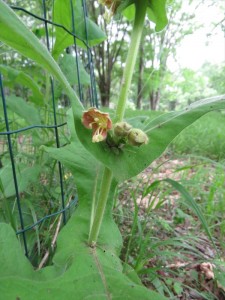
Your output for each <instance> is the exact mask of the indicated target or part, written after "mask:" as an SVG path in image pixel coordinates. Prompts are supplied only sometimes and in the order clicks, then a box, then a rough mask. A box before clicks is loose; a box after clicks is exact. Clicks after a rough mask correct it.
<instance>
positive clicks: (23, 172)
mask: <svg viewBox="0 0 225 300" xmlns="http://www.w3.org/2000/svg"><path fill="white" fill-rule="evenodd" d="M40 172H41V167H40V166H38V165H34V166H32V167H31V166H29V167H27V166H26V165H24V164H17V165H16V174H17V183H18V189H19V193H22V192H24V191H26V190H27V188H28V186H29V185H30V184H35V182H37V180H38V178H39V175H40ZM0 180H1V184H2V191H3V193H4V196H5V197H6V198H8V197H11V196H14V195H15V194H16V191H15V185H14V179H13V173H12V166H11V164H8V165H5V166H4V167H3V168H2V169H0Z"/></svg>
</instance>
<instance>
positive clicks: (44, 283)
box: [0, 131, 164, 300]
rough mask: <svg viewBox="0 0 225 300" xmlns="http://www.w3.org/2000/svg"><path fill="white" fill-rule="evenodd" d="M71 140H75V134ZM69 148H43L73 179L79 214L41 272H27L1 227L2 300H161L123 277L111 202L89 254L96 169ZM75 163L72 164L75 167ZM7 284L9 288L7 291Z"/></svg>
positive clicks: (80, 149) (78, 148) (11, 236)
mask: <svg viewBox="0 0 225 300" xmlns="http://www.w3.org/2000/svg"><path fill="white" fill-rule="evenodd" d="M73 138H75V132H74V131H73ZM70 147H71V151H68V150H65V151H61V150H63V149H61V150H60V149H50V148H47V151H48V152H50V153H51V155H52V156H53V157H55V158H57V159H60V160H61V161H62V162H63V163H65V165H67V166H68V167H70V169H71V171H72V172H73V173H74V177H75V181H76V185H77V189H78V197H79V203H80V205H79V209H78V210H77V213H76V214H75V215H74V216H73V217H72V218H71V219H70V221H69V223H68V224H67V226H66V227H65V228H64V229H63V230H62V232H61V233H60V236H59V239H58V246H57V251H56V254H55V256H54V260H53V263H54V265H53V266H52V267H47V268H45V269H43V270H41V271H40V272H35V271H33V270H31V267H30V265H29V263H28V261H26V259H25V258H24V256H23V253H22V252H20V251H18V247H19V244H18V242H17V241H16V238H15V236H14V233H13V232H12V230H11V229H10V228H9V227H8V226H7V225H5V224H1V226H0V228H1V233H2V235H0V236H1V238H3V239H4V243H3V247H1V253H0V259H2V258H3V259H4V257H5V253H7V251H6V249H5V247H6V248H8V247H10V249H11V251H12V252H11V253H10V254H11V255H10V256H9V257H8V259H7V260H6V265H7V273H6V276H5V272H2V273H0V277H1V280H0V281H1V295H4V298H5V299H12V298H13V297H14V298H15V297H20V298H23V299H29V298H30V294H32V298H33V299H40V297H41V298H44V299H52V297H53V298H54V299H61V298H62V297H64V298H65V299H71V298H72V297H73V296H74V295H75V294H76V297H78V298H79V299H84V298H85V297H87V296H88V297H91V298H92V299H100V298H102V299H109V297H110V298H111V299H113V298H117V299H121V300H122V299H124V297H125V296H126V297H128V299H136V298H137V297H140V296H141V297H142V299H152V297H154V299H164V298H162V297H161V296H158V295H157V294H155V293H154V292H151V291H148V290H147V289H145V288H144V287H142V286H141V285H140V283H139V281H138V280H137V279H136V280H135V281H133V280H131V279H129V278H128V277H127V276H125V275H123V274H122V265H121V262H120V259H119V258H118V254H119V251H120V248H121V242H122V240H121V235H120V233H119V231H118V229H117V227H116V226H115V224H114V221H113V220H112V215H111V206H112V202H111V201H112V200H111V201H109V202H108V204H107V210H106V214H105V216H104V220H103V226H102V228H101V232H100V239H99V243H98V246H97V247H93V248H90V247H89V246H88V245H87V243H86V241H87V232H88V230H89V226H90V213H91V202H92V197H93V190H94V188H93V187H94V184H95V178H96V174H97V173H98V172H100V170H99V168H100V166H99V164H98V163H97V162H96V160H95V159H94V158H93V157H92V156H91V155H89V154H88V152H86V150H85V149H84V148H83V146H82V145H81V144H80V143H79V141H78V140H77V139H76V144H74V145H71V146H70ZM74 158H76V162H75V163H74ZM96 172H97V173H96ZM114 187H115V182H114V184H113V186H112V190H111V193H110V195H111V197H110V198H109V199H113V197H112V193H113V189H114ZM6 237H7V238H6ZM14 251H15V253H17V254H16V255H15V254H14ZM3 253H4V255H3ZM14 258H15V259H16V260H19V261H20V265H19V266H18V268H17V272H18V274H19V273H20V272H21V274H23V275H22V276H19V275H18V274H17V276H14V274H15V273H14V267H15V261H14ZM17 265H18V264H17ZM2 270H3V269H2ZM31 278H32V280H31ZM12 283H13V284H12ZM9 284H10V285H11V284H12V286H11V288H10V290H9V289H8V285H9ZM24 285H25V286H26V289H25V288H24ZM109 295H110V296H109ZM99 297H100V298H99Z"/></svg>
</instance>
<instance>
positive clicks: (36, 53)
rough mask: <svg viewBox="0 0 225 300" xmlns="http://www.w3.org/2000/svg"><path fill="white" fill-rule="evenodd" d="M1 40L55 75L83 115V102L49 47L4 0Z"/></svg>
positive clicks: (0, 13) (0, 9)
mask: <svg viewBox="0 0 225 300" xmlns="http://www.w3.org/2000/svg"><path fill="white" fill-rule="evenodd" d="M0 41H2V42H4V43H5V44H7V45H9V46H11V47H12V48H14V49H16V50H17V51H18V52H20V53H21V54H23V55H25V56H26V57H29V58H31V59H33V60H34V61H35V62H36V63H38V64H39V65H41V66H42V67H43V68H45V69H46V70H47V71H48V72H50V73H51V74H52V75H53V76H55V77H56V78H57V79H58V81H59V82H60V83H61V84H62V86H63V88H64V90H65V92H66V93H67V95H68V96H69V97H70V99H71V101H72V105H73V107H74V113H76V114H77V115H78V116H80V115H81V112H82V109H83V107H82V104H81V103H80V101H79V99H78V97H77V95H76V93H75V92H74V90H73V89H72V88H71V86H70V84H69V83H68V81H67V80H66V77H65V76H64V74H63V73H62V71H61V70H60V68H59V66H58V65H57V63H56V62H55V60H54V59H53V58H52V56H51V55H50V53H49V52H48V50H47V48H46V47H45V46H44V45H43V44H42V43H41V42H40V41H39V40H38V38H37V37H36V36H35V35H34V34H33V33H32V32H31V31H30V30H29V29H28V28H27V27H26V25H25V24H24V23H23V22H22V21H21V20H20V19H19V18H18V17H17V15H16V14H15V13H14V12H13V11H12V9H10V8H9V7H8V6H7V5H6V4H5V3H4V2H3V1H2V0H0Z"/></svg>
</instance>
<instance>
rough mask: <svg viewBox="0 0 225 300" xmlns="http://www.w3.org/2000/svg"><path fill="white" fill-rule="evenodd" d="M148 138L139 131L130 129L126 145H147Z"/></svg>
mask: <svg viewBox="0 0 225 300" xmlns="http://www.w3.org/2000/svg"><path fill="white" fill-rule="evenodd" d="M148 141H149V139H148V136H147V135H146V134H145V133H144V131H142V130H141V129H137V128H132V129H131V130H130V131H129V134H128V143H129V144H130V145H132V146H141V145H143V144H148Z"/></svg>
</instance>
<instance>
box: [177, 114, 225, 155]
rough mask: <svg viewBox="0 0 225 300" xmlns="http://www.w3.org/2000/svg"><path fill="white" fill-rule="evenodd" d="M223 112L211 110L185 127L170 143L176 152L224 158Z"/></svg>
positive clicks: (224, 119) (224, 116)
mask: <svg viewBox="0 0 225 300" xmlns="http://www.w3.org/2000/svg"><path fill="white" fill-rule="evenodd" d="M224 121H225V115H224V112H216V111H215V112H211V113H209V114H207V115H205V116H204V117H202V118H201V119H200V120H198V121H197V122H195V123H194V124H193V125H191V126H190V127H188V128H187V129H185V130H184V131H183V132H182V133H181V134H180V135H179V136H178V137H177V138H176V139H175V140H174V141H173V142H172V144H171V149H172V150H173V151H174V152H175V153H177V154H182V153H183V154H184V153H186V154H193V155H200V156H205V157H208V158H211V159H216V160H223V159H224V158H225V156H224V153H225V133H224V130H223V128H222V126H221V124H223V123H224Z"/></svg>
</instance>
